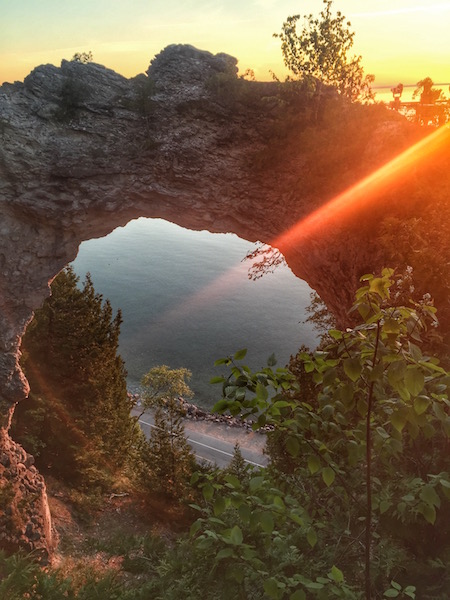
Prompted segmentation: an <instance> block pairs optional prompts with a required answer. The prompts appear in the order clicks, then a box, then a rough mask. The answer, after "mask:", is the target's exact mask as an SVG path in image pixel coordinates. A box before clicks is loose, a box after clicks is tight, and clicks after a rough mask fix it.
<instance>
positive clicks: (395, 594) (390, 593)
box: [383, 588, 400, 598]
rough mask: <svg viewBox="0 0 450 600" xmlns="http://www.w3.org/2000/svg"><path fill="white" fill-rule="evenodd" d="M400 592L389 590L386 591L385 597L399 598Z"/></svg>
mask: <svg viewBox="0 0 450 600" xmlns="http://www.w3.org/2000/svg"><path fill="white" fill-rule="evenodd" d="M399 593H400V592H399V591H398V590H394V589H392V588H391V589H389V590H386V591H385V592H384V594H383V596H386V598H397V597H398V595H399Z"/></svg>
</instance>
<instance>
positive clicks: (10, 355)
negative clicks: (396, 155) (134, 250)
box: [0, 46, 377, 552]
mask: <svg viewBox="0 0 450 600" xmlns="http://www.w3.org/2000/svg"><path fill="white" fill-rule="evenodd" d="M236 62H237V61H236V60H235V59H234V58H232V57H230V56H227V55H224V54H218V55H212V54H210V53H208V52H204V51H200V50H197V49H195V48H193V47H191V46H170V47H168V48H166V49H165V50H164V51H163V52H162V53H161V54H159V55H158V56H157V57H156V58H155V59H154V60H153V61H152V63H151V65H150V67H149V70H148V72H147V74H146V75H140V76H138V77H136V78H134V79H130V80H128V79H125V78H124V77H122V76H120V75H118V74H117V73H115V72H113V71H111V70H108V69H106V68H105V67H103V66H101V65H97V64H93V63H90V64H81V63H77V62H73V61H72V62H67V61H63V62H62V65H61V67H60V68H56V67H54V66H51V65H45V66H41V67H38V68H36V69H35V70H34V71H32V73H30V75H29V76H28V77H27V78H26V79H25V80H24V82H23V83H20V82H16V83H14V84H4V85H3V86H2V87H1V88H0V142H1V145H0V485H1V486H2V487H0V493H3V494H4V497H5V498H7V499H9V507H8V509H7V510H6V509H4V508H3V507H0V546H6V547H11V548H14V547H15V545H17V544H19V545H21V546H23V547H26V548H41V549H43V551H45V552H48V551H51V547H52V540H51V526H50V516H49V511H48V506H47V502H46V493H45V484H44V481H43V479H42V477H41V476H40V475H39V474H38V473H37V471H36V469H35V468H34V467H33V466H32V462H33V460H32V457H30V456H28V455H26V453H25V452H24V451H23V450H22V449H21V448H20V447H19V446H17V445H16V444H15V443H14V442H13V441H12V440H11V439H10V437H9V435H8V429H9V424H10V418H11V415H12V412H13V410H14V405H15V404H16V403H17V402H18V401H20V400H22V399H23V398H24V397H26V395H27V393H28V387H27V382H26V380H25V378H24V376H23V374H22V372H21V370H20V367H19V364H18V360H19V354H20V339H21V336H22V334H23V332H24V330H25V328H26V326H27V324H28V322H29V321H30V319H31V318H32V315H33V311H34V310H35V309H36V308H38V307H39V306H40V305H41V304H42V302H43V300H44V299H45V297H46V296H47V295H48V293H49V288H48V285H49V282H50V281H51V280H52V279H53V278H54V277H55V276H56V274H57V273H58V272H59V271H60V270H61V269H62V268H63V267H64V266H65V265H66V264H67V263H69V262H70V261H71V260H73V259H74V258H75V256H76V253H77V249H78V246H79V244H80V243H81V241H83V240H86V239H91V238H93V237H100V236H103V235H106V234H107V233H109V232H110V231H112V230H113V229H114V228H115V227H117V226H119V225H124V224H126V223H127V222H128V221H129V220H130V219H132V218H135V217H138V216H146V217H160V218H164V219H167V220H169V221H172V222H174V223H177V224H179V225H181V226H183V227H187V228H193V229H197V228H199V229H200V228H201V229H208V230H210V231H212V232H228V231H232V232H235V233H237V234H238V235H240V236H241V237H243V238H246V239H248V240H250V241H256V240H262V241H271V240H273V239H276V238H277V236H279V235H280V234H281V233H282V232H283V231H284V230H285V229H287V228H288V227H289V226H291V225H292V224H293V223H295V222H296V221H297V220H298V219H299V218H300V217H301V216H303V215H305V214H307V213H308V211H309V206H310V204H309V203H310V202H311V197H310V192H307V191H306V192H305V191H304V189H303V183H302V182H303V179H302V177H301V176H300V174H301V169H302V164H303V163H302V155H301V152H296V153H294V154H288V153H287V154H286V156H285V157H284V159H283V160H277V161H276V162H273V163H272V162H271V159H270V156H269V159H268V160H267V149H268V147H270V143H271V141H272V138H273V136H274V131H275V129H274V128H276V126H277V123H278V124H279V122H280V114H282V112H283V108H281V109H280V103H279V101H278V100H277V97H276V96H277V93H278V92H277V89H278V88H277V87H276V84H258V83H256V82H242V81H240V80H238V79H237V77H236V72H237V68H236ZM281 118H282V117H281ZM369 142H370V140H368V143H369ZM330 151H332V149H324V152H330ZM264 153H266V154H265V156H266V161H265V164H264V166H263V168H260V167H258V166H257V162H258V161H257V160H256V159H257V158H258V157H259V156H261V155H264ZM366 158H367V157H366ZM366 162H367V164H369V166H370V164H371V158H370V154H368V158H367V160H366ZM356 176H357V173H355V177H356ZM280 249H281V250H282V252H283V253H284V254H285V255H286V256H287V259H288V262H289V264H290V266H291V267H292V269H293V270H294V272H295V273H296V274H297V275H299V276H301V277H302V278H304V279H306V280H307V281H308V283H309V284H310V285H311V286H312V287H315V288H316V289H318V291H319V292H320V293H321V295H322V296H323V298H324V299H325V300H326V301H328V302H329V304H330V306H331V307H332V308H334V310H335V311H336V314H337V315H338V316H339V315H340V316H341V317H342V316H343V315H344V314H345V308H346V306H348V302H349V298H350V296H351V293H352V287H353V285H354V283H355V282H356V281H357V277H358V276H359V274H360V273H361V269H363V270H366V269H367V267H368V266H369V265H375V264H376V262H377V257H376V255H375V254H374V253H373V252H371V254H370V259H369V257H368V253H367V252H366V253H364V252H361V243H360V239H359V237H358V235H357V234H355V231H354V229H352V228H348V227H346V228H341V229H339V228H335V229H334V231H333V233H332V234H331V233H328V234H327V236H326V239H324V238H320V237H319V238H317V237H316V238H315V239H311V240H308V243H305V244H303V246H302V248H295V247H290V246H289V244H287V245H286V246H285V247H281V248H280ZM342 279H345V280H346V281H347V282H348V287H343V286H342V285H341V281H342ZM8 494H9V495H8ZM24 495H25V496H28V497H29V498H34V500H30V503H29V504H28V505H27V506H26V508H25V509H19V508H18V506H19V503H18V501H17V499H18V498H19V497H22V498H23V496H24ZM22 504H23V503H22Z"/></svg>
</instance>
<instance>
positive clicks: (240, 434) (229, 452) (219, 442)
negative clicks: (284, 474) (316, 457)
mask: <svg viewBox="0 0 450 600" xmlns="http://www.w3.org/2000/svg"><path fill="white" fill-rule="evenodd" d="M132 414H134V415H135V416H137V415H139V414H140V412H139V410H137V409H133V411H132ZM139 423H140V425H141V428H142V431H143V432H144V433H145V435H146V436H147V437H148V436H149V435H150V430H151V429H152V427H155V425H154V422H153V417H152V414H151V412H146V413H145V414H144V415H142V417H141V418H140V419H139ZM184 428H185V432H186V437H187V440H188V442H189V445H190V446H191V448H192V450H193V451H194V454H195V456H196V457H197V459H198V460H199V461H202V460H204V461H207V462H210V463H212V464H216V465H217V466H218V467H221V468H223V467H226V466H228V464H229V463H230V460H231V458H232V456H233V450H234V445H235V444H236V442H238V443H239V446H240V449H241V453H242V456H243V458H244V460H245V461H246V462H247V463H249V464H252V465H255V466H258V467H264V466H266V465H267V462H268V460H267V457H266V456H264V455H263V448H264V444H265V436H263V435H261V434H259V433H254V432H250V433H247V432H246V431H245V429H243V428H242V429H241V428H240V427H230V426H228V425H226V424H223V423H214V422H210V421H190V420H189V419H185V421H184Z"/></svg>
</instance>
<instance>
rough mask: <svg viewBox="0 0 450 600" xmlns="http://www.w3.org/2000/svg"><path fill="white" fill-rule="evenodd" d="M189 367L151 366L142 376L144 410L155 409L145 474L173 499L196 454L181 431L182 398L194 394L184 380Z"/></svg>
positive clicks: (183, 489)
mask: <svg viewBox="0 0 450 600" xmlns="http://www.w3.org/2000/svg"><path fill="white" fill-rule="evenodd" d="M190 376H191V372H190V371H189V370H188V369H184V368H180V369H170V368H169V367H168V366H166V365H161V366H157V367H153V368H152V369H150V371H149V372H148V373H146V375H144V377H143V378H142V381H141V384H142V387H143V393H142V399H143V410H144V411H145V410H146V409H149V408H153V409H155V417H154V418H155V424H154V427H153V428H152V431H151V434H150V439H149V442H148V451H147V463H148V465H149V473H148V477H149V480H150V482H151V483H152V484H153V485H156V487H157V488H159V489H160V490H161V491H162V492H163V493H164V494H166V495H168V496H170V497H171V498H174V499H182V498H184V496H185V493H186V490H187V485H188V481H189V479H190V477H191V474H192V470H193V468H194V465H195V457H194V454H193V452H192V450H191V448H190V446H189V445H188V443H187V439H186V434H185V431H184V424H183V417H184V408H183V404H182V400H183V398H190V397H192V396H193V392H192V390H191V389H190V388H189V386H188V384H187V383H186V379H189V378H190Z"/></svg>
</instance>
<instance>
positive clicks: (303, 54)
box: [274, 0, 374, 120]
mask: <svg viewBox="0 0 450 600" xmlns="http://www.w3.org/2000/svg"><path fill="white" fill-rule="evenodd" d="M323 3H324V5H325V8H324V9H323V10H322V11H321V12H320V15H319V17H314V16H313V15H312V14H309V15H304V16H303V26H302V28H301V31H300V32H298V31H297V25H298V24H299V21H300V19H301V17H300V15H294V16H291V17H288V18H287V20H286V21H285V22H284V23H283V27H282V30H281V33H280V34H274V37H277V38H279V39H280V40H281V51H282V53H283V58H284V64H285V65H286V67H287V68H288V69H289V70H290V71H291V73H292V74H293V77H294V79H297V80H299V81H301V82H302V83H303V84H304V85H305V86H306V87H307V88H309V89H310V90H311V92H312V93H313V94H314V96H315V99H316V106H317V110H316V120H317V119H319V118H320V113H321V111H323V101H324V96H325V94H326V88H325V86H331V87H333V88H335V89H337V90H338V92H339V94H341V95H343V96H345V97H347V98H349V99H350V100H352V101H354V100H357V99H367V98H370V97H371V91H370V84H371V83H372V82H373V81H374V77H373V76H372V75H367V76H364V70H363V67H362V66H361V56H353V57H351V58H350V57H349V56H348V53H349V51H350V49H351V47H352V46H353V38H354V35H355V34H354V33H353V32H351V31H350V29H349V27H350V25H351V23H350V22H349V21H347V22H346V21H345V17H344V15H342V14H341V12H339V11H338V12H337V13H336V16H333V15H332V13H331V6H332V4H333V2H332V0H323Z"/></svg>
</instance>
